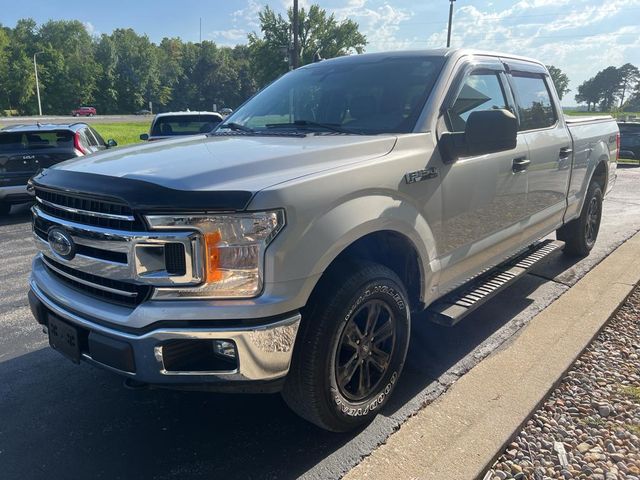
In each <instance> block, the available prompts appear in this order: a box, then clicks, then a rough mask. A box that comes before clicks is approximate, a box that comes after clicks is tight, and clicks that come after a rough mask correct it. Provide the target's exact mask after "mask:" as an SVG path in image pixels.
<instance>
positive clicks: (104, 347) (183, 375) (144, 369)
mask: <svg viewBox="0 0 640 480" xmlns="http://www.w3.org/2000/svg"><path fill="white" fill-rule="evenodd" d="M30 287H31V290H30V292H29V303H30V305H31V310H32V312H33V314H34V316H35V317H36V320H37V321H38V322H39V323H41V324H42V325H45V326H46V325H48V319H49V317H50V316H51V315H53V316H54V317H57V318H58V319H62V320H63V321H64V322H66V323H69V324H71V325H73V326H74V327H75V328H77V329H78V331H79V332H80V336H81V339H80V344H81V358H82V359H83V360H85V361H87V362H89V363H92V364H94V365H97V366H100V367H103V368H106V369H108V370H111V371H114V372H116V373H119V374H121V375H123V376H125V377H128V378H131V379H135V380H137V381H139V382H142V383H147V384H152V385H158V386H164V387H170V388H195V389H215V390H225V389H229V390H250V391H251V390H258V391H261V390H264V391H272V390H273V389H277V387H278V386H280V384H281V383H282V382H281V380H283V379H284V377H285V376H286V374H287V372H288V371H289V365H290V363H291V356H292V353H293V346H294V343H295V338H296V334H297V331H298V326H299V324H300V318H301V317H300V314H299V313H293V314H289V315H286V316H283V317H280V318H277V319H275V320H274V319H271V320H269V321H266V322H264V323H256V322H255V321H252V322H250V323H249V324H247V325H242V324H241V325H240V326H235V327H220V328H195V327H194V328H157V329H154V330H151V331H147V332H145V333H141V334H139V335H137V334H135V333H130V332H122V331H120V330H117V329H114V328H111V327H107V326H105V325H101V324H97V323H95V322H92V321H90V320H88V319H86V318H83V317H81V316H80V315H78V314H76V313H74V312H73V311H71V310H69V309H67V308H64V307H61V306H60V305H58V304H57V303H56V302H55V301H54V300H53V299H51V298H49V297H48V296H47V295H46V294H45V293H44V292H43V291H42V289H41V288H39V286H38V284H37V283H36V282H35V281H34V279H33V278H32V279H31V280H30ZM167 320H168V319H167ZM203 340H208V341H212V342H213V341H214V340H224V341H229V342H233V344H234V345H235V349H236V361H235V364H234V366H233V368H231V369H224V370H211V371H203V370H197V371H188V370H180V371H172V370H169V369H167V366H166V359H165V358H164V356H163V351H164V346H166V345H167V344H168V342H172V341H173V342H175V341H184V342H185V343H186V342H188V341H203ZM252 385H253V386H254V387H255V388H252V387H251V386H252ZM274 386H275V388H274ZM263 387H264V388H263Z"/></svg>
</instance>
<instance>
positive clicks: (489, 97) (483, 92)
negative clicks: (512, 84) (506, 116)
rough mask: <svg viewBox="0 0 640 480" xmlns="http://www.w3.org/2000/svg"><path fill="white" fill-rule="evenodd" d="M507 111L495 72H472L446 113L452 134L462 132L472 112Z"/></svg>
mask: <svg viewBox="0 0 640 480" xmlns="http://www.w3.org/2000/svg"><path fill="white" fill-rule="evenodd" d="M501 108H504V109H508V108H509V107H508V105H507V101H506V99H505V96H504V91H503V90H502V85H501V83H500V78H499V77H498V74H497V73H496V72H473V73H471V74H470V75H469V76H468V77H467V78H466V79H465V81H464V84H463V85H462V89H461V90H460V93H459V94H458V97H457V98H456V101H455V102H454V103H453V106H452V107H451V108H450V109H449V111H448V116H449V124H450V127H451V129H452V131H453V132H464V129H465V127H466V125H467V119H468V118H469V115H471V113H473V112H478V111H483V110H493V109H501Z"/></svg>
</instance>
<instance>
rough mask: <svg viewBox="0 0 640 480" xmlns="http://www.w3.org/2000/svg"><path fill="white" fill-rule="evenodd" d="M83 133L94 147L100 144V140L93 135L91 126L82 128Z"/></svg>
mask: <svg viewBox="0 0 640 480" xmlns="http://www.w3.org/2000/svg"><path fill="white" fill-rule="evenodd" d="M82 133H83V135H84V137H85V138H86V139H87V142H88V143H89V145H90V146H92V147H97V146H98V141H97V140H96V139H95V137H94V136H93V134H92V133H91V130H90V129H89V128H85V129H84V130H82Z"/></svg>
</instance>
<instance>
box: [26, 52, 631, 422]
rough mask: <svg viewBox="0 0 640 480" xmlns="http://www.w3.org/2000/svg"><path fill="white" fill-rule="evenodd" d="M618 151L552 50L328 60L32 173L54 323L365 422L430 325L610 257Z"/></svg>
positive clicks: (92, 352)
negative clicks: (551, 69)
mask: <svg viewBox="0 0 640 480" xmlns="http://www.w3.org/2000/svg"><path fill="white" fill-rule="evenodd" d="M617 142H618V128H617V125H616V123H615V122H614V121H613V120H612V119H611V118H609V117H604V118H603V117H599V118H581V119H578V120H568V119H565V118H564V116H563V115H562V111H561V108H560V105H559V102H558V98H557V95H556V93H555V90H554V87H553V83H552V82H551V79H550V77H549V74H548V72H547V70H546V69H545V67H544V65H542V64H541V63H539V62H537V61H534V60H529V59H524V58H520V57H516V56H512V55H506V54H505V55H502V54H494V53H483V52H476V51H467V50H433V51H421V52H394V53H379V54H368V55H357V56H350V57H343V58H337V59H334V60H327V61H322V62H319V63H315V64H312V65H308V66H305V67H302V68H300V69H298V70H295V71H293V72H290V73H288V74H287V75H284V76H283V77H282V78H280V79H279V80H277V81H276V82H274V83H273V84H271V85H270V86H268V87H267V88H265V89H264V90H263V91H261V92H260V93H258V94H257V95H256V96H254V97H253V98H252V99H250V100H249V101H248V102H246V103H245V104H244V105H243V106H242V107H241V108H239V109H238V110H237V111H236V112H234V113H233V114H232V115H231V116H229V117H228V118H227V119H225V121H224V122H223V123H222V124H221V125H220V126H219V127H218V128H217V129H216V130H215V131H214V132H213V133H211V134H208V135H200V136H196V137H190V138H186V139H178V140H168V141H165V142H159V143H150V144H146V145H142V146H133V147H129V148H121V149H115V150H110V151H106V152H101V153H98V154H94V155H90V156H88V157H86V158H82V159H77V160H72V161H69V162H65V163H62V164H60V165H58V166H56V167H53V168H50V169H46V170H44V171H43V172H42V173H40V174H39V175H37V176H36V177H35V178H33V179H32V181H31V188H32V189H33V191H34V193H35V195H36V200H37V201H36V204H35V206H34V207H33V232H34V237H35V241H36V244H37V246H38V250H39V253H38V254H37V256H36V258H35V259H34V261H33V272H32V275H31V279H30V287H31V289H30V293H29V298H30V303H31V307H32V311H33V313H34V315H35V317H36V319H37V320H38V322H39V323H41V324H42V325H44V326H45V331H46V332H48V335H49V341H50V344H51V346H52V347H53V348H55V349H56V350H58V351H59V352H60V353H62V354H64V355H66V356H67V357H69V358H71V359H72V360H73V361H75V362H79V361H87V362H90V363H92V364H95V365H97V366H100V367H103V368H106V369H108V370H111V371H113V372H116V373H118V374H121V375H123V376H125V377H127V382H128V383H129V384H131V385H138V386H142V385H150V386H154V387H162V388H177V389H208V390H216V391H225V390H226V391H230V390H231V391H248V392H275V391H281V392H282V394H283V396H284V398H285V400H286V402H287V403H288V404H289V405H290V406H291V408H292V409H293V410H294V411H296V412H297V413H298V414H300V415H302V416H303V417H304V418H306V419H307V420H309V421H311V422H313V423H315V424H317V425H319V426H321V427H323V428H326V429H329V430H333V431H345V430H349V429H352V428H355V427H357V426H358V425H361V424H363V423H365V422H367V421H370V420H371V419H372V418H373V416H375V414H377V412H379V411H380V409H381V408H382V406H383V405H384V404H385V402H386V401H387V400H388V398H389V395H390V394H391V392H392V391H393V389H394V386H395V385H396V384H397V382H398V379H399V376H400V373H401V371H402V367H403V364H404V361H405V356H406V352H407V346H408V344H409V337H410V322H411V320H412V319H413V320H414V321H426V320H432V321H436V322H440V323H443V324H446V325H452V324H454V323H456V322H458V321H460V320H461V319H462V318H464V317H465V316H466V315H468V313H469V312H471V311H473V310H474V309H475V308H477V307H478V306H479V305H480V304H482V303H483V302H485V301H487V300H488V299H489V298H491V297H492V296H493V295H494V294H495V293H497V292H499V291H500V290H501V289H503V288H505V287H506V286H507V285H509V284H510V283H511V282H513V281H514V280H516V279H517V278H518V277H520V276H521V275H522V274H523V273H524V272H525V271H526V270H527V268H529V267H531V265H533V264H534V263H535V262H536V261H537V260H539V259H540V258H542V257H543V256H544V255H546V254H548V253H549V252H550V251H552V250H553V249H555V248H560V247H562V248H564V251H565V253H567V254H571V255H578V256H584V255H587V254H588V253H589V251H590V250H591V248H592V247H593V245H594V242H595V241H596V237H597V234H598V228H599V224H600V218H601V213H602V200H603V196H604V194H605V193H606V192H607V191H608V190H609V189H610V187H611V186H612V184H613V182H614V179H615V168H616V157H617V151H618V145H617ZM554 231H555V232H556V235H557V239H558V241H560V242H558V241H554V242H551V241H549V240H545V241H540V240H541V239H543V238H544V237H546V236H547V235H549V234H551V233H553V232H554Z"/></svg>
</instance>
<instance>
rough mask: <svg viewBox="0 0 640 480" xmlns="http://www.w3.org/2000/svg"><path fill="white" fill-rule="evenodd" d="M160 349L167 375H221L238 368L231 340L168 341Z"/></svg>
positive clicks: (236, 355)
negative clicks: (206, 373) (217, 373)
mask: <svg viewBox="0 0 640 480" xmlns="http://www.w3.org/2000/svg"><path fill="white" fill-rule="evenodd" d="M161 348H162V363H163V365H164V370H165V371H166V372H167V373H183V374H184V373H199V372H221V373H222V372H233V371H236V370H237V368H238V354H237V349H236V345H235V343H234V342H233V341H231V340H204V339H202V340H169V341H167V342H164V343H163V344H162V345H161ZM156 358H157V357H156Z"/></svg>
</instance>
